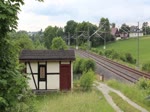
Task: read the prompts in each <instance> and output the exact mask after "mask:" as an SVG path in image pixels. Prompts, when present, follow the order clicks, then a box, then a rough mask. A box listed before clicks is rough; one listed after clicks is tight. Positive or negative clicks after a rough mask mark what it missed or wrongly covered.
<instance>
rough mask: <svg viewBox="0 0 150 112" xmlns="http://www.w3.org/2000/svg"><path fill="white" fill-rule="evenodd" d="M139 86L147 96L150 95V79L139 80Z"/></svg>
mask: <svg viewBox="0 0 150 112" xmlns="http://www.w3.org/2000/svg"><path fill="white" fill-rule="evenodd" d="M137 86H138V87H139V88H140V89H143V90H145V91H146V92H147V94H150V80H149V79H146V78H141V79H139V81H138V82H137Z"/></svg>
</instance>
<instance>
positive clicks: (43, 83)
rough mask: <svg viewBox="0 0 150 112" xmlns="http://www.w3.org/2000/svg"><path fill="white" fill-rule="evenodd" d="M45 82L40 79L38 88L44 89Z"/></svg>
mask: <svg viewBox="0 0 150 112" xmlns="http://www.w3.org/2000/svg"><path fill="white" fill-rule="evenodd" d="M45 84H46V83H45V81H44V82H43V81H40V82H39V89H46V88H45Z"/></svg>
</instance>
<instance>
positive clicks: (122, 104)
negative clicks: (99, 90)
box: [109, 92, 140, 112]
mask: <svg viewBox="0 0 150 112" xmlns="http://www.w3.org/2000/svg"><path fill="white" fill-rule="evenodd" d="M109 95H110V96H111V97H112V99H113V101H114V102H115V104H116V105H117V106H118V107H119V108H120V109H121V110H123V112H140V110H137V109H136V108H134V107H133V106H131V105H130V104H129V103H128V102H126V101H124V100H123V99H122V98H121V97H120V96H118V95H117V94H116V93H114V92H110V93H109Z"/></svg>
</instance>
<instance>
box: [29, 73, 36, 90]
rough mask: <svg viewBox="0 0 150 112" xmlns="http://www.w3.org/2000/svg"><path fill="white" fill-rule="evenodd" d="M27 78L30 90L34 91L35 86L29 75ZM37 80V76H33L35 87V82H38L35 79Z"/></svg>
mask: <svg viewBox="0 0 150 112" xmlns="http://www.w3.org/2000/svg"><path fill="white" fill-rule="evenodd" d="M28 77H29V79H28V84H29V87H30V88H31V89H36V87H35V84H34V81H33V78H32V75H31V74H29V75H28ZM37 78H38V76H37V75H34V79H35V82H36V85H37V82H38V79H37Z"/></svg>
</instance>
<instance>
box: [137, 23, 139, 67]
mask: <svg viewBox="0 0 150 112" xmlns="http://www.w3.org/2000/svg"><path fill="white" fill-rule="evenodd" d="M137 31H138V37H137V69H139V22H138V30H137Z"/></svg>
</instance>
